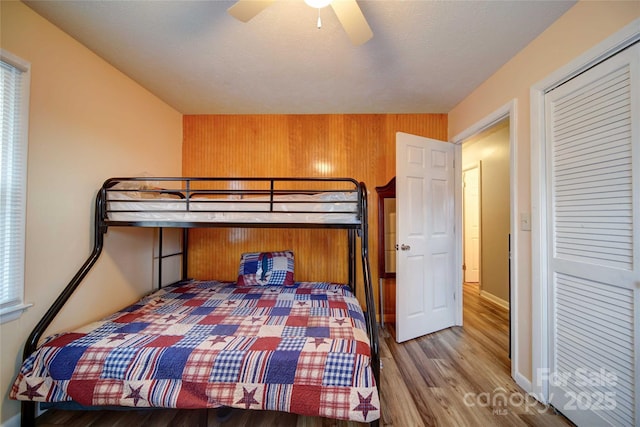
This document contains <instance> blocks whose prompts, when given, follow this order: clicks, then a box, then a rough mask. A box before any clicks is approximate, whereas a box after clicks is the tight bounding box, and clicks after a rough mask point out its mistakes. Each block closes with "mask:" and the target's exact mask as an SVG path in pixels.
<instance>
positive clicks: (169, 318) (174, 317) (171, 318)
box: [165, 314, 178, 322]
mask: <svg viewBox="0 0 640 427" xmlns="http://www.w3.org/2000/svg"><path fill="white" fill-rule="evenodd" d="M177 319H178V316H174V315H173V314H171V315H169V316H168V317H167V318H166V319H165V320H166V321H167V322H172V321H174V320H177Z"/></svg>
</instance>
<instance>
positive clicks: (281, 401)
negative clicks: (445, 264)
mask: <svg viewBox="0 0 640 427" xmlns="http://www.w3.org/2000/svg"><path fill="white" fill-rule="evenodd" d="M10 397H11V398H13V399H19V400H33V401H47V402H65V401H75V402H77V403H79V404H81V405H86V406H111V405H114V406H129V407H166V408H207V407H218V406H220V405H224V406H230V407H238V408H244V409H264V410H275V411H285V412H293V413H297V414H302V415H309V416H322V417H328V418H337V419H347V420H354V421H360V422H369V421H372V420H375V419H378V418H379V417H380V402H379V397H378V391H377V387H376V384H375V379H374V375H373V371H372V367H371V353H370V346H369V338H368V336H367V333H366V326H365V318H364V314H363V312H362V309H361V307H360V304H359V303H358V301H357V299H356V298H355V297H354V296H353V294H352V293H351V291H350V290H349V288H348V287H347V286H344V285H337V284H331V283H296V284H295V285H294V286H290V287H287V286H249V287H239V286H236V285H235V284H233V283H224V282H211V281H208V282H203V281H189V282H186V283H182V284H177V285H172V286H168V287H166V288H164V289H162V290H159V291H157V292H155V293H153V294H150V295H149V296H147V297H145V298H143V299H141V300H140V301H139V302H137V303H136V304H133V305H131V306H129V307H127V308H125V309H123V310H121V311H120V312H118V313H115V314H113V315H112V316H109V317H108V318H106V319H104V320H102V321H98V322H95V323H93V324H91V325H88V326H87V327H85V328H82V329H81V330H78V331H75V332H70V333H63V334H59V335H56V336H53V337H49V338H47V340H45V342H44V344H42V345H41V346H40V347H39V349H38V350H37V351H36V352H35V353H34V354H32V355H31V356H30V357H29V358H28V359H27V360H25V362H24V364H23V366H22V368H21V371H20V373H19V375H18V378H17V379H16V381H15V383H14V385H13V387H12V389H11V394H10Z"/></svg>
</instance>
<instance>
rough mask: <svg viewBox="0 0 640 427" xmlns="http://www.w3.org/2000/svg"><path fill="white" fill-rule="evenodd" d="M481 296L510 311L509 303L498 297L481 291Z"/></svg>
mask: <svg viewBox="0 0 640 427" xmlns="http://www.w3.org/2000/svg"><path fill="white" fill-rule="evenodd" d="M480 296H481V297H482V298H484V299H486V300H489V301H491V302H492V303H494V304H498V305H499V306H500V307H502V308H506V309H507V310H509V301H505V300H503V299H502V298H498V297H497V296H495V295H493V294H490V293H489V292H487V291H480Z"/></svg>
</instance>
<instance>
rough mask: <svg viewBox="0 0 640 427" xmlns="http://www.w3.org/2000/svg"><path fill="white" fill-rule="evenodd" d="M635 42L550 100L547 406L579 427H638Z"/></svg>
mask: <svg viewBox="0 0 640 427" xmlns="http://www.w3.org/2000/svg"><path fill="white" fill-rule="evenodd" d="M639 65H640V45H638V44H637V43H636V45H634V46H631V47H630V48H627V49H626V50H624V51H623V52H620V53H618V54H617V55H615V56H614V57H612V58H610V59H608V60H606V61H604V62H603V63H600V64H599V65H597V66H595V67H593V68H591V69H589V70H588V71H586V72H584V73H583V74H581V75H579V76H577V77H575V78H574V79H572V80H570V81H569V82H567V83H565V84H563V85H561V86H559V87H558V88H556V89H554V90H553V91H551V92H549V93H548V94H547V95H546V99H545V102H546V105H545V109H546V114H547V119H546V120H547V123H548V126H547V128H548V129H547V138H546V140H547V149H546V153H547V154H546V156H547V158H546V164H547V178H546V179H547V194H548V200H547V206H548V219H549V229H548V230H547V231H548V233H549V235H548V238H549V242H550V244H551V245H550V250H549V259H548V265H549V269H548V271H549V278H548V280H549V283H550V292H549V308H550V310H549V319H550V322H551V323H550V325H549V326H550V328H549V331H550V342H549V351H550V354H549V365H550V377H549V378H550V381H549V383H550V389H549V400H550V403H551V404H552V405H553V406H555V407H556V408H557V409H558V410H559V411H560V412H562V413H563V414H565V415H566V416H567V417H568V418H570V419H571V420H572V421H574V422H575V423H576V424H577V425H579V426H589V427H591V426H598V425H615V426H635V425H638V422H639V421H640V420H639V418H638V416H639V414H638V412H639V411H638V395H637V393H638V357H639V356H640V351H639V344H640V343H639V341H640V340H639V336H640V335H639V330H638V329H640V328H639V319H638V307H639V306H640V305H639V294H640V293H639V291H638V289H639V287H640V265H639V264H640V246H639V243H640V233H639V232H640V167H639V165H640V143H639V136H640V135H639V134H640V132H639V129H640V108H639V103H640V85H639V84H638V80H639V77H638V73H639V71H640V70H639Z"/></svg>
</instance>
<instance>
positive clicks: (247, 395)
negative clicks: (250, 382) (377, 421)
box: [236, 387, 373, 409]
mask: <svg viewBox="0 0 640 427" xmlns="http://www.w3.org/2000/svg"><path fill="white" fill-rule="evenodd" d="M256 391H258V387H256V388H254V389H253V391H248V390H247V389H246V388H245V387H242V392H243V393H244V396H243V397H242V399H240V400H238V401H237V402H236V404H238V403H244V405H245V409H249V407H250V406H251V404H252V403H255V404H256V405H259V404H260V402H258V401H257V400H256V399H255V398H254V396H255V394H256ZM372 394H373V393H372Z"/></svg>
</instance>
